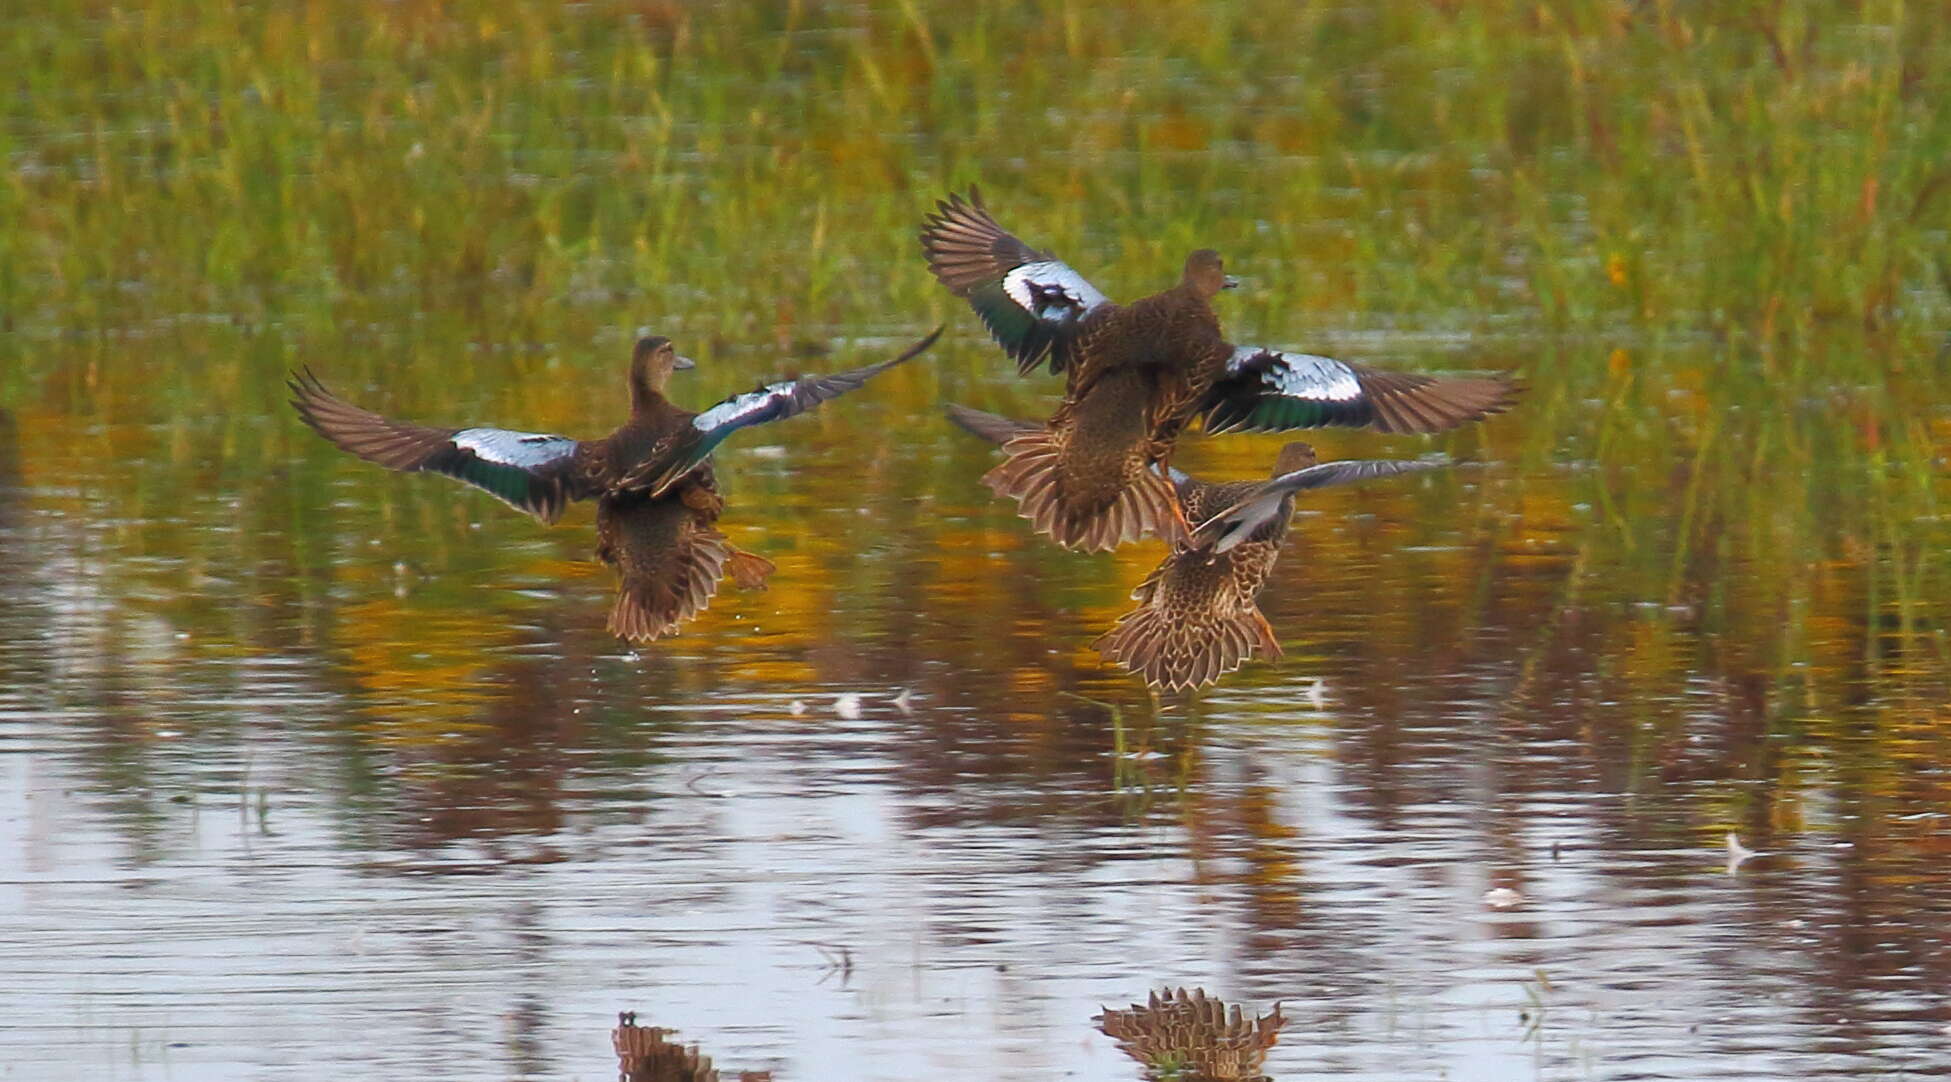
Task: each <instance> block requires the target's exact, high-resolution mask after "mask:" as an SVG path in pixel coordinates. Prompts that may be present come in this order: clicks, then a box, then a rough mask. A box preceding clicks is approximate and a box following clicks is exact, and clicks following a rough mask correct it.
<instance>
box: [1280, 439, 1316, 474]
mask: <svg viewBox="0 0 1951 1082" xmlns="http://www.w3.org/2000/svg"><path fill="white" fill-rule="evenodd" d="M1318 462H1319V459H1316V458H1315V457H1314V448H1313V447H1312V446H1310V445H1308V444H1305V443H1302V442H1300V441H1299V440H1296V441H1294V442H1293V443H1290V444H1288V445H1287V446H1285V447H1282V448H1281V449H1280V457H1279V458H1277V459H1275V460H1274V476H1275V477H1284V476H1286V475H1287V474H1290V473H1293V472H1294V471H1295V470H1304V469H1307V468H1308V467H1309V466H1313V465H1316V464H1317V463H1318Z"/></svg>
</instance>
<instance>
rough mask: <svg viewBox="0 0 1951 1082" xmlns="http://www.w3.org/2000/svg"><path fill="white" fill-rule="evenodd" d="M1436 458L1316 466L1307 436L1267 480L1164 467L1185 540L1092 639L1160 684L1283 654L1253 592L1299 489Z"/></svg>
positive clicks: (1198, 680) (1187, 682) (1181, 685)
mask: <svg viewBox="0 0 1951 1082" xmlns="http://www.w3.org/2000/svg"><path fill="white" fill-rule="evenodd" d="M1443 464H1444V463H1443V462H1442V461H1441V460H1428V459H1425V460H1407V459H1350V460H1344V461H1340V462H1330V463H1326V464H1317V463H1316V461H1315V458H1314V448H1312V447H1310V446H1308V445H1307V444H1305V443H1290V444H1288V445H1287V446H1286V447H1283V448H1282V449H1281V452H1280V458H1279V459H1278V461H1277V462H1276V463H1275V465H1274V472H1273V477H1272V479H1270V480H1267V481H1230V482H1223V483H1211V482H1206V481H1200V480H1198V479H1196V478H1193V477H1188V476H1186V475H1185V474H1183V473H1179V472H1178V471H1176V470H1174V471H1172V475H1173V480H1174V482H1175V483H1176V484H1177V486H1178V493H1179V500H1180V502H1181V503H1182V504H1184V506H1185V510H1186V517H1187V518H1188V519H1190V520H1191V521H1192V522H1193V523H1195V524H1196V525H1195V526H1194V527H1193V529H1192V530H1191V532H1190V534H1189V536H1188V538H1187V544H1186V545H1185V546H1184V547H1183V548H1180V549H1177V550H1175V551H1173V552H1171V553H1170V554H1168V555H1167V556H1166V557H1165V559H1163V560H1161V561H1160V562H1159V565H1158V566H1157V567H1156V568H1153V569H1152V573H1151V574H1150V575H1147V576H1146V577H1145V580H1144V581H1143V582H1141V583H1139V584H1138V588H1137V589H1135V590H1133V591H1132V594H1131V596H1132V598H1133V599H1134V600H1136V601H1137V602H1138V605H1137V607H1135V608H1133V609H1132V610H1131V611H1130V612H1127V613H1125V614H1124V615H1122V616H1120V617H1118V622H1117V625H1116V626H1114V627H1113V628H1112V629H1111V630H1110V631H1107V632H1105V633H1104V634H1103V635H1101V636H1099V637H1098V639H1097V641H1096V642H1093V643H1092V644H1091V645H1092V646H1093V647H1095V648H1096V649H1097V651H1098V652H1099V653H1100V654H1101V655H1103V657H1104V658H1105V660H1107V661H1115V662H1117V663H1118V664H1120V665H1122V666H1124V667H1125V668H1127V669H1129V670H1131V671H1132V672H1134V673H1136V674H1138V675H1139V676H1142V677H1144V679H1145V682H1146V683H1147V684H1149V685H1151V686H1153V687H1157V688H1163V689H1165V690H1167V691H1178V690H1189V689H1193V688H1200V687H1204V686H1206V685H1207V684H1210V683H1212V682H1214V681H1215V680H1218V679H1219V678H1220V677H1221V676H1223V675H1225V674H1227V673H1229V672H1232V671H1233V670H1235V669H1237V668H1239V667H1240V666H1241V665H1242V664H1243V663H1245V662H1246V661H1247V660H1248V659H1249V658H1253V657H1265V658H1266V659H1267V660H1270V661H1271V660H1273V659H1275V658H1278V657H1280V656H1281V650H1280V640H1279V638H1278V637H1277V636H1275V634H1274V629H1273V627H1272V625H1270V624H1268V623H1267V617H1266V614H1264V613H1262V612H1261V611H1260V606H1259V603H1258V598H1259V596H1260V590H1261V588H1262V587H1264V586H1265V585H1266V583H1267V578H1268V576H1270V575H1271V574H1272V573H1273V569H1274V565H1275V564H1276V563H1278V562H1279V561H1280V549H1281V545H1282V544H1284V543H1285V542H1286V539H1287V526H1288V522H1289V520H1290V519H1291V518H1292V516H1293V513H1294V497H1295V495H1296V494H1297V493H1299V492H1300V491H1301V490H1303V489H1310V488H1320V487H1323V486H1326V485H1338V484H1347V483H1349V482H1353V481H1363V480H1369V479H1371V478H1377V477H1390V476H1394V475H1396V474H1402V473H1409V472H1413V471H1417V470H1428V469H1435V468H1437V467H1438V466H1441V465H1443Z"/></svg>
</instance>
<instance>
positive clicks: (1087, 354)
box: [984, 255, 1231, 551]
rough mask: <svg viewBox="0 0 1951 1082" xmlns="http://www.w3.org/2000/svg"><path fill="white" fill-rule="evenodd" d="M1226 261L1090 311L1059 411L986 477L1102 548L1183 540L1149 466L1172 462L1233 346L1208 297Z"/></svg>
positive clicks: (1069, 535)
mask: <svg viewBox="0 0 1951 1082" xmlns="http://www.w3.org/2000/svg"><path fill="white" fill-rule="evenodd" d="M1198 258H1199V256H1198V255H1195V260H1197V259H1198ZM1218 267H1219V264H1218V257H1217V256H1214V257H1212V271H1211V275H1212V278H1211V280H1210V281H1205V280H1202V279H1198V278H1195V277H1194V270H1193V267H1192V263H1191V262H1190V261H1189V263H1188V269H1187V274H1186V280H1185V281H1182V282H1181V283H1180V284H1179V285H1177V286H1174V287H1173V288H1171V289H1168V290H1166V291H1164V292H1163V293H1158V294H1154V295H1153V296H1150V297H1146V298H1144V299H1143V300H1140V301H1137V302H1134V303H1132V304H1130V305H1126V306H1123V307H1118V306H1107V307H1106V308H1105V309H1103V310H1101V311H1100V312H1099V313H1098V314H1097V315H1096V316H1094V317H1093V318H1092V320H1091V321H1090V322H1089V323H1088V324H1087V325H1086V326H1085V328H1084V330H1083V331H1082V333H1081V335H1080V336H1079V338H1078V341H1077V344H1076V354H1077V358H1078V360H1077V362H1076V363H1075V364H1073V365H1071V366H1070V367H1069V368H1068V369H1067V372H1066V388H1065V394H1064V400H1063V402H1062V404H1060V405H1059V406H1058V407H1057V411H1056V413H1054V414H1053V415H1052V416H1051V418H1050V421H1049V423H1048V424H1047V425H1045V426H1044V430H1043V431H1042V432H1041V433H1037V434H1034V435H1033V436H1026V437H1024V438H1023V440H1022V442H1021V443H1020V444H1012V445H1011V446H1010V448H1009V452H1010V458H1009V459H1008V460H1007V461H1005V462H1004V463H1003V464H1002V465H1000V466H998V467H996V468H995V469H994V470H991V471H990V473H989V474H988V476H986V477H985V478H984V481H985V482H986V483H988V485H989V487H990V488H991V489H993V490H994V491H995V492H996V493H997V494H998V495H1002V496H1010V497H1013V498H1015V499H1016V500H1017V501H1018V502H1019V504H1020V506H1021V511H1022V514H1023V515H1024V517H1026V518H1028V519H1030V521H1031V524H1032V525H1033V526H1035V527H1036V529H1037V530H1038V531H1040V532H1042V533H1045V534H1047V535H1049V536H1050V537H1051V539H1052V540H1055V541H1056V542H1057V543H1058V544H1060V545H1063V546H1065V547H1067V548H1078V549H1083V550H1085V551H1099V550H1106V549H1112V548H1116V547H1117V546H1118V545H1120V544H1123V543H1124V542H1126V541H1132V540H1136V539H1137V538H1139V537H1143V536H1145V535H1146V534H1157V535H1159V536H1161V537H1164V538H1165V539H1166V540H1167V541H1168V542H1170V543H1173V544H1177V543H1179V542H1180V541H1182V540H1183V538H1184V528H1185V518H1184V516H1183V515H1182V514H1181V512H1180V511H1179V509H1178V506H1177V501H1176V499H1175V497H1174V495H1173V492H1172V490H1171V487H1170V486H1169V485H1167V484H1166V483H1165V482H1164V480H1163V479H1162V478H1161V477H1159V475H1158V474H1157V472H1156V471H1155V470H1153V469H1152V467H1153V466H1154V465H1156V464H1160V463H1165V462H1167V461H1169V459H1170V457H1171V454H1172V446H1173V443H1174V442H1175V441H1176V440H1177V439H1178V437H1179V433H1180V431H1181V430H1183V429H1184V428H1185V425H1186V422H1187V421H1189V420H1190V419H1191V418H1192V416H1193V412H1194V408H1195V407H1196V406H1197V405H1198V404H1199V402H1200V400H1201V399H1202V398H1203V397H1204V395H1205V394H1206V392H1207V390H1209V389H1210V388H1211V387H1212V385H1213V382H1214V381H1215V380H1216V379H1218V378H1219V375H1220V373H1221V372H1222V371H1224V368H1225V363H1226V358H1227V357H1228V356H1229V355H1230V352H1231V347H1229V346H1228V345H1227V344H1226V341H1225V339H1224V338H1222V337H1221V335H1220V329H1219V318H1218V317H1217V316H1215V315H1214V314H1213V310H1212V306H1211V304H1210V303H1208V302H1209V300H1210V298H1211V296H1212V295H1213V294H1214V293H1216V292H1217V291H1218V288H1219V287H1218V285H1217V282H1219V281H1221V280H1223V278H1224V276H1223V275H1221V274H1220V273H1219V269H1218ZM1202 283H1203V284H1202Z"/></svg>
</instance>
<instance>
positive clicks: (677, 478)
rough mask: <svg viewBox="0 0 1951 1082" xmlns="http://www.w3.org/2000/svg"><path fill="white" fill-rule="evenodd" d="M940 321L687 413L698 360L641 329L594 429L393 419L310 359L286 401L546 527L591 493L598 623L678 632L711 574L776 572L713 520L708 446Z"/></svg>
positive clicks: (393, 460)
mask: <svg viewBox="0 0 1951 1082" xmlns="http://www.w3.org/2000/svg"><path fill="white" fill-rule="evenodd" d="M940 335H941V328H939V327H938V328H936V329H935V331H934V333H932V334H929V335H928V336H927V337H925V338H923V339H921V340H920V341H918V342H916V343H915V344H913V345H911V346H909V347H908V348H907V349H906V350H904V351H903V352H902V353H901V354H900V355H899V356H897V357H894V358H893V359H891V360H887V361H882V362H880V363H878V364H871V365H867V366H865V367H861V368H853V369H849V370H847V371H844V372H836V373H834V374H832V375H827V376H805V377H802V378H799V379H789V380H781V381H778V382H775V383H767V384H762V385H760V386H759V387H758V388H756V389H754V390H751V391H747V392H744V393H742V394H734V395H732V396H730V397H728V398H726V399H725V400H724V401H722V402H719V403H718V404H717V405H715V406H712V407H711V408H710V409H707V410H704V411H703V412H700V413H693V412H692V411H690V410H687V409H684V408H683V407H681V406H678V405H677V404H675V403H673V402H672V401H671V400H670V399H669V398H668V397H666V391H667V390H668V387H669V383H670V378H671V375H672V374H673V373H675V372H681V371H685V370H688V369H691V368H694V367H696V365H695V363H694V362H693V361H692V360H691V359H690V358H688V357H684V356H682V355H680V354H679V353H678V352H677V349H676V347H675V346H674V345H673V343H672V342H671V340H670V339H669V338H666V337H663V336H661V335H644V336H642V337H639V338H638V339H637V341H636V344H635V346H634V347H633V348H632V350H631V357H630V369H629V376H628V389H629V396H630V417H629V419H628V420H626V421H624V422H623V424H622V425H620V426H619V427H618V428H617V429H616V430H615V431H613V432H611V433H610V434H609V435H607V436H604V437H602V438H600V439H589V440H578V439H573V438H571V437H568V436H558V435H552V434H546V433H536V432H520V431H515V430H513V429H506V428H496V427H492V426H485V425H476V426H471V427H467V428H452V427H436V426H428V425H422V424H417V423H413V422H409V421H400V420H394V419H392V418H388V417H385V416H382V415H381V414H378V413H375V412H373V411H371V410H368V409H365V408H363V407H360V406H356V405H354V404H352V403H350V402H348V401H346V400H345V399H343V398H340V397H339V396H337V395H335V394H333V393H332V392H331V391H330V390H329V389H328V388H327V387H326V386H325V384H324V382H323V381H321V380H320V379H319V378H318V376H317V375H315V374H314V373H313V372H312V371H311V369H310V368H302V369H300V370H298V371H295V372H293V373H292V374H291V377H290V379H289V381H288V384H287V385H288V387H289V388H290V391H291V405H292V407H293V408H294V409H296V410H297V411H298V416H299V418H300V419H302V420H303V421H304V423H305V424H306V425H308V426H310V427H311V428H312V429H313V431H315V432H317V433H318V434H319V435H320V436H323V437H324V438H325V439H326V440H327V441H329V442H330V443H331V444H332V445H333V446H335V447H337V448H339V449H340V450H342V451H345V452H347V453H348V454H351V455H354V456H356V457H358V458H360V459H363V460H365V461H367V462H371V463H373V464H374V465H378V466H384V467H386V468H387V469H391V470H399V471H401V472H406V473H413V472H429V473H437V474H440V475H443V476H445V477H449V478H452V479H454V480H457V481H460V482H462V483H464V484H467V485H471V486H473V487H475V488H478V489H481V490H482V491H484V492H487V493H489V494H490V495H492V496H494V497H495V498H496V499H499V500H501V501H502V502H503V503H506V504H508V505H509V506H510V507H513V508H514V509H516V510H517V511H522V512H524V513H526V514H529V515H532V516H534V517H535V518H536V519H537V520H539V521H541V522H542V523H543V524H545V525H550V524H553V523H555V522H556V521H557V520H558V519H559V518H561V516H562V514H563V511H564V509H565V508H566V507H567V505H568V504H570V503H571V502H574V501H578V500H595V501H596V535H597V544H596V556H597V559H599V560H600V561H602V562H603V563H604V564H607V565H608V566H610V567H611V568H612V569H613V570H614V571H615V572H616V575H617V580H618V585H617V597H616V601H615V603H614V605H613V606H612V607H611V609H610V614H609V619H608V622H607V625H606V626H607V628H608V630H609V632H610V633H611V634H613V635H615V636H617V637H618V638H620V639H623V640H624V641H626V642H632V643H639V642H651V641H654V640H656V639H657V638H659V637H661V636H664V635H668V634H670V633H672V632H674V631H676V630H677V629H678V628H679V627H681V626H682V625H683V624H685V623H687V622H688V621H690V620H691V619H693V618H694V617H696V616H697V615H698V614H699V613H700V612H702V611H704V610H705V608H706V607H707V606H708V605H709V604H710V602H711V599H712V598H713V597H714V596H715V595H716V594H717V591H718V584H719V581H720V579H721V578H724V577H730V578H731V579H732V580H733V582H734V583H735V584H737V585H738V586H739V587H740V588H741V589H747V590H759V589H764V588H765V584H766V580H767V578H768V576H770V575H771V574H772V572H773V571H774V570H775V568H774V566H773V564H772V563H771V562H770V561H768V560H766V559H765V558H764V557H762V556H758V555H756V554H754V553H750V552H744V551H741V550H739V549H738V548H735V547H734V546H733V545H732V544H731V542H730V541H728V540H727V539H726V537H725V535H724V534H722V533H720V532H719V531H718V529H717V525H716V524H717V521H718V518H719V515H720V514H721V513H722V512H723V511H724V506H725V503H724V499H723V497H722V496H721V495H720V494H719V491H718V485H717V481H716V478H715V476H714V473H713V470H712V461H711V458H712V452H713V451H714V450H716V449H717V447H718V445H719V444H721V443H723V442H724V441H725V439H726V437H728V436H730V435H731V434H732V433H734V432H737V431H738V430H740V429H742V428H748V427H751V426H753V425H758V424H765V423H768V422H772V421H778V420H783V419H785V418H788V417H793V416H796V415H798V414H801V413H804V412H806V411H807V410H810V409H812V408H814V407H815V406H818V405H819V404H820V403H822V402H826V401H829V400H831V399H834V398H837V397H839V396H840V395H842V394H845V393H847V392H848V391H853V390H858V389H859V388H860V387H862V386H864V385H865V384H866V383H867V381H868V380H870V379H872V378H874V377H875V376H878V375H880V374H881V373H882V372H885V371H887V370H888V369H890V368H893V367H895V366H896V365H900V364H903V363H906V362H907V361H910V360H912V359H914V358H915V357H917V356H919V355H920V354H921V353H923V352H924V351H926V350H927V349H928V348H929V347H930V346H932V345H934V344H935V340H936V339H937V338H938V337H940Z"/></svg>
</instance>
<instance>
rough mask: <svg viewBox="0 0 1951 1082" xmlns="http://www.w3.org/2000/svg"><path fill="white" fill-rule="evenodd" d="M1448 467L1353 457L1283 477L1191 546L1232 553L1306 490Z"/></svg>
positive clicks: (1210, 525)
mask: <svg viewBox="0 0 1951 1082" xmlns="http://www.w3.org/2000/svg"><path fill="white" fill-rule="evenodd" d="M1449 464H1450V461H1449V460H1448V459H1446V458H1443V457H1441V456H1434V457H1430V458H1350V459H1343V460H1342V461H1339V462H1323V463H1321V464H1320V465H1318V466H1309V467H1307V468H1305V469H1299V470H1295V471H1294V472H1293V473H1284V474H1281V475H1280V476H1279V477H1276V478H1274V479H1273V480H1271V481H1268V482H1266V483H1265V484H1262V485H1258V486H1255V487H1254V488H1253V489H1251V490H1250V491H1249V492H1248V493H1247V494H1246V495H1245V496H1243V497H1241V498H1239V499H1238V500H1235V501H1234V502H1233V503H1231V504H1229V505H1227V506H1226V507H1223V508H1221V509H1220V510H1219V511H1217V512H1215V513H1213V514H1212V515H1210V516H1208V517H1207V519H1206V520H1205V521H1204V522H1201V523H1200V524H1199V525H1198V526H1196V527H1194V529H1193V531H1192V539H1191V544H1190V546H1189V547H1191V548H1195V549H1203V548H1211V549H1212V550H1213V551H1214V552H1215V553H1220V552H1227V551H1230V550H1231V549H1232V548H1233V547H1234V546H1236V545H1238V544H1239V543H1240V542H1242V541H1245V540H1246V539H1247V538H1250V537H1252V536H1253V535H1254V533H1256V532H1257V531H1258V530H1259V529H1260V528H1261V527H1262V526H1265V525H1267V524H1269V523H1271V522H1274V521H1276V520H1277V519H1279V518H1280V517H1281V516H1284V515H1286V514H1287V513H1288V512H1289V511H1290V510H1291V507H1290V506H1289V504H1288V502H1287V501H1288V499H1289V498H1290V497H1292V496H1293V495H1294V494H1295V493H1296V492H1300V491H1302V490H1304V489H1310V488H1326V487H1327V486H1329V485H1346V484H1352V483H1354V482H1357V481H1372V480H1374V479H1376V478H1378V477H1395V476H1398V475H1400V474H1405V473H1420V472H1422V471H1423V470H1434V469H1441V468H1442V467H1444V466H1447V465H1449Z"/></svg>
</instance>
